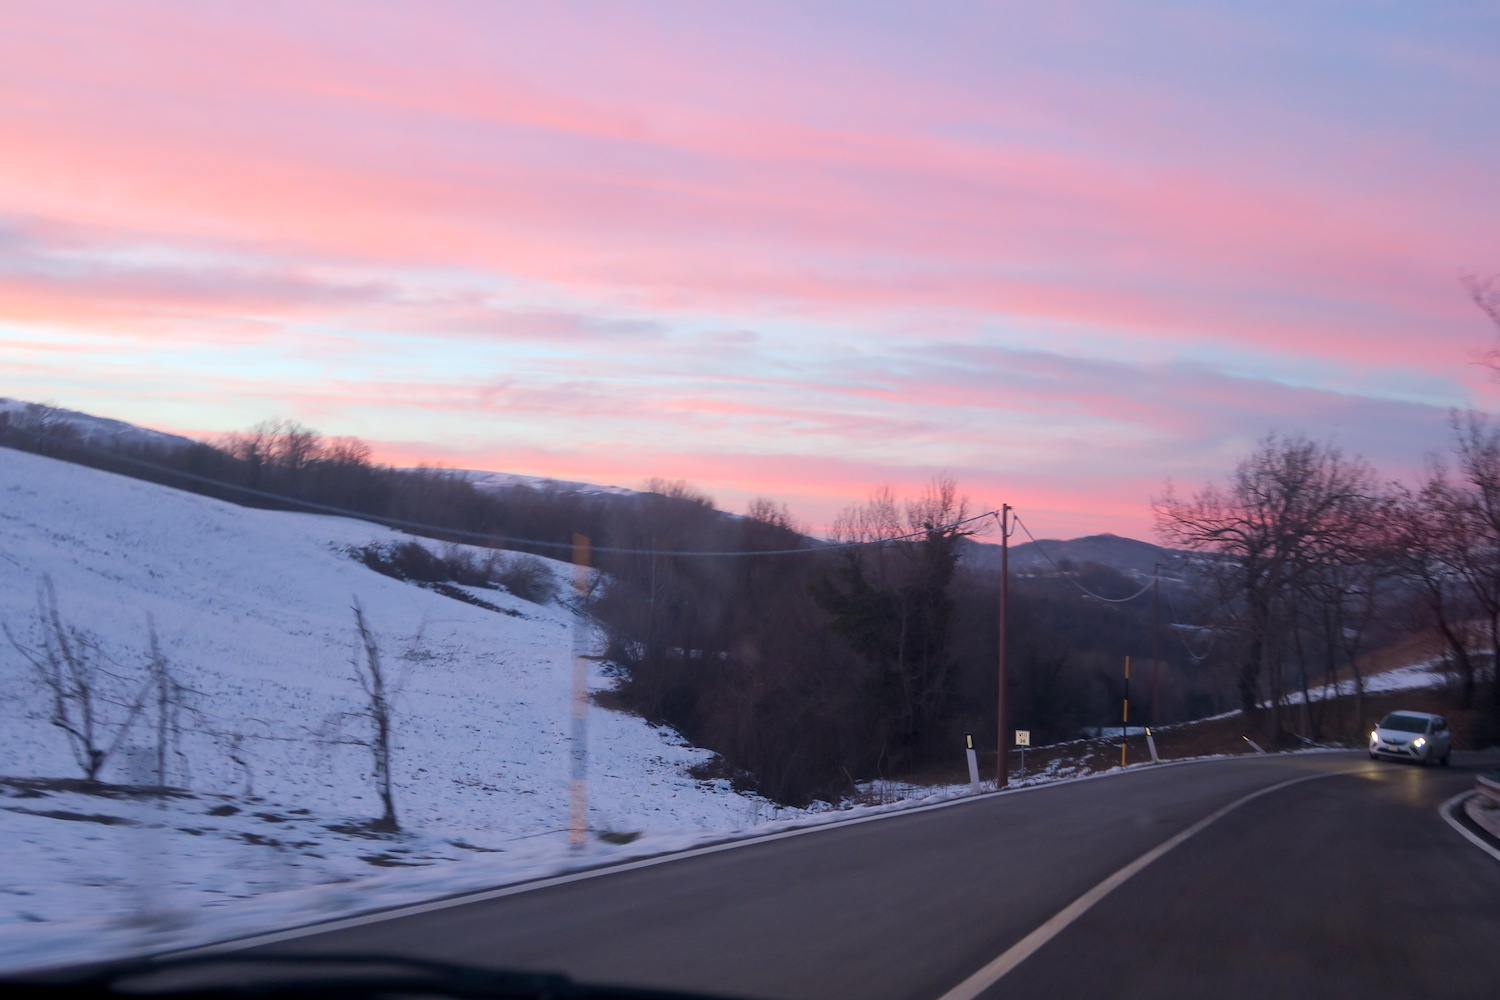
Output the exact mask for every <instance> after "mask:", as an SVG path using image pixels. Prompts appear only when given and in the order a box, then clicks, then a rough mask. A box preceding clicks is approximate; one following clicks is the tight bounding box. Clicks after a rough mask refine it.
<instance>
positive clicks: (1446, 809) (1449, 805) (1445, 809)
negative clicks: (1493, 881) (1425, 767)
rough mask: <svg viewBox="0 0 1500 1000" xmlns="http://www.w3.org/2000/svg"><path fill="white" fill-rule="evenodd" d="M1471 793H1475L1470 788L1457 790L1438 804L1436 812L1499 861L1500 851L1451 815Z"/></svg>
mask: <svg viewBox="0 0 1500 1000" xmlns="http://www.w3.org/2000/svg"><path fill="white" fill-rule="evenodd" d="M1473 794H1475V793H1474V789H1472V788H1469V789H1465V790H1464V791H1462V792H1459V793H1458V794H1457V795H1455V796H1453V798H1451V799H1449V800H1448V801H1447V802H1444V803H1443V804H1442V805H1440V806H1438V814H1439V815H1441V816H1442V817H1443V819H1445V820H1447V821H1448V825H1449V826H1451V827H1453V829H1455V830H1457V831H1458V832H1459V833H1461V834H1463V835H1464V836H1465V837H1467V838H1468V839H1469V842H1470V843H1472V844H1473V845H1474V846H1475V847H1477V848H1479V849H1480V850H1481V851H1483V852H1485V853H1486V854H1488V855H1489V856H1490V857H1492V858H1494V859H1495V860H1496V861H1500V851H1497V850H1495V848H1494V847H1492V846H1490V845H1489V844H1488V843H1486V842H1485V840H1484V839H1483V838H1482V837H1480V836H1479V835H1478V834H1476V833H1475V832H1474V831H1473V830H1470V829H1469V828H1468V827H1466V826H1464V824H1463V821H1462V820H1460V819H1459V818H1458V817H1457V816H1454V815H1453V811H1454V810H1455V809H1458V808H1459V807H1460V806H1461V805H1462V804H1463V800H1464V799H1466V798H1468V797H1469V796H1470V795H1473Z"/></svg>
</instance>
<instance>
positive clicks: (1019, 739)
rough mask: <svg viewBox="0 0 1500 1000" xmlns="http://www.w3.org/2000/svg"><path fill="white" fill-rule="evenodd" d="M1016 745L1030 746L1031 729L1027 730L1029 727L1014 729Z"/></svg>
mask: <svg viewBox="0 0 1500 1000" xmlns="http://www.w3.org/2000/svg"><path fill="white" fill-rule="evenodd" d="M1016 746H1018V747H1029V746H1031V730H1029V729H1017V730H1016Z"/></svg>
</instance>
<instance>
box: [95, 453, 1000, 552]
mask: <svg viewBox="0 0 1500 1000" xmlns="http://www.w3.org/2000/svg"><path fill="white" fill-rule="evenodd" d="M80 450H82V451H85V452H88V453H92V454H93V455H94V456H96V457H98V458H100V459H104V460H108V461H114V462H123V463H125V464H127V465H134V466H137V467H139V468H143V469H151V470H152V471H155V472H160V473H164V474H166V475H170V476H178V477H180V478H182V479H187V480H191V481H192V482H197V483H204V484H207V485H209V486H214V487H217V488H219V489H224V490H232V491H235V492H238V493H240V494H242V495H245V496H253V497H259V498H261V499H263V500H273V501H275V502H277V503H281V504H286V505H288V506H292V507H300V508H303V509H305V510H307V511H312V512H315V513H319V514H333V515H335V516H338V517H348V518H353V519H355V520H358V521H368V522H370V523H372V524H378V525H381V526H383V527H387V528H397V529H400V530H404V531H412V532H416V533H418V534H427V535H433V534H436V535H448V536H459V537H462V538H470V539H473V540H474V544H476V545H479V546H481V547H484V548H496V547H497V543H503V544H505V545H527V546H531V547H534V548H543V549H557V550H560V551H565V552H569V553H571V552H572V551H573V545H572V543H571V542H549V541H543V540H541V539H536V538H517V537H515V536H512V535H499V534H494V533H489V532H480V531H469V530H467V529H464V528H445V527H443V526H441V525H437V524H424V523H422V522H420V521H407V520H403V519H401V518H396V517H382V516H381V515H379V514H370V513H366V512H364V511H357V510H350V509H348V508H347V507H334V506H330V505H329V504H323V503H317V502H316V501H313V500H299V499H297V498H296V497H289V496H286V495H285V494H282V493H271V492H269V491H267V490H260V489H255V488H254V487H251V486H240V485H239V484H237V483H229V482H224V481H223V480H220V479H214V478H212V477H211V476H200V475H198V474H197V473H194V472H186V471H184V470H182V469H174V468H172V467H170V466H166V465H161V464H158V463H156V462H148V461H146V460H145V459H140V458H132V457H130V456H128V455H120V454H115V453H112V452H103V451H97V450H95V449H92V448H81V449H80ZM103 471H108V470H103ZM994 513H995V511H988V510H987V511H985V512H984V513H983V514H975V515H974V516H973V517H966V518H964V519H963V520H961V521H955V522H953V523H952V524H946V525H942V526H940V527H936V528H930V529H929V528H923V529H922V530H920V531H912V532H908V533H907V534H904V535H896V536H894V537H891V538H875V539H870V540H868V541H863V542H820V543H817V544H814V545H807V546H803V547H802V548H797V549H767V550H764V551H756V550H732V551H727V552H701V551H695V550H692V549H630V548H614V547H611V546H606V545H596V546H593V548H592V551H594V552H607V553H609V554H611V555H626V556H702V557H706V558H717V559H725V558H745V557H749V556H793V555H807V554H809V553H813V552H837V551H841V550H843V549H857V548H863V547H866V546H871V545H889V544H891V543H892V542H904V541H909V540H910V539H913V538H921V537H923V536H925V535H928V534H930V533H932V532H943V531H951V530H953V529H954V528H958V527H962V526H963V525H965V524H968V523H969V522H971V521H978V520H979V519H980V518H985V517H990V516H991V515H993V514H994Z"/></svg>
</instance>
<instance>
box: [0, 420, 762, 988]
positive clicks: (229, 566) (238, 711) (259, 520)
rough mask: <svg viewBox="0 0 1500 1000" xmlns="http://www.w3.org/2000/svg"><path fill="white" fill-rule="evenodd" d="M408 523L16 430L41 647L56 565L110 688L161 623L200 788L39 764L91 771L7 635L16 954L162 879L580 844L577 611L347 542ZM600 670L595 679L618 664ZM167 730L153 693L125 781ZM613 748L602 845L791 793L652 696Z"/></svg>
mask: <svg viewBox="0 0 1500 1000" xmlns="http://www.w3.org/2000/svg"><path fill="white" fill-rule="evenodd" d="M398 538H399V539H405V538H406V536H403V535H398V534H397V533H394V532H391V531H389V530H387V529H384V528H380V527H377V526H374V525H370V524H366V523H362V522H358V521H353V520H341V519H335V518H327V517H319V516H315V515H305V514H293V513H280V512H270V511H259V510H251V509H246V508H241V507H235V506H233V505H230V504H226V503H222V502H219V501H215V500H210V499H206V498H203V497H198V496H194V495H191V494H187V493H181V492H177V491H173V490H170V489H166V488H163V487H160V486H155V485H152V484H149V483H145V482H140V481H137V480H132V479H127V478H123V477H119V476H115V475H111V474H109V473H104V472H99V471H95V470H91V469H87V468H82V467H79V466H75V465H70V464H66V463H63V462H59V461H55V460H52V459H47V458H43V457H39V456H36V455H31V454H26V453H21V452H16V451H12V450H9V449H5V448H0V621H3V622H4V623H5V624H6V625H7V626H8V628H9V629H10V631H11V632H12V633H13V634H14V636H15V638H16V639H17V640H19V641H21V642H22V643H23V644H27V645H32V646H35V645H37V644H38V643H39V642H40V639H41V634H40V631H39V623H38V620H37V618H38V616H37V602H38V588H39V586H40V585H41V584H42V581H43V580H44V578H49V579H50V580H51V582H52V586H53V587H54V589H55V592H56V600H57V606H58V609H59V611H60V613H61V617H62V619H63V620H64V621H65V622H66V623H70V624H71V625H74V626H77V627H78V628H81V629H84V630H87V631H88V632H89V633H91V634H92V635H93V636H94V637H96V638H97V641H98V648H99V650H100V652H101V653H102V654H103V655H105V656H107V657H108V658H109V661H111V662H110V663H109V665H108V670H109V672H110V673H111V674H113V675H116V677H117V678H119V679H117V680H116V679H110V678H106V679H105V681H104V682H103V688H104V690H105V691H106V693H107V694H108V697H110V698H111V699H113V700H117V701H118V700H127V701H128V700H130V699H131V698H132V697H133V696H134V693H135V692H136V691H137V690H138V689H139V686H140V684H141V677H142V675H141V674H140V670H141V667H142V665H143V664H144V662H145V659H146V656H147V653H148V648H149V640H148V622H153V621H154V623H155V626H156V630H157V632H158V634H159V636H160V639H161V648H162V650H163V652H164V653H165V654H166V656H167V658H168V659H169V661H170V663H171V665H172V668H173V669H174V670H175V671H176V673H177V677H178V680H179V681H180V682H181V683H182V684H183V685H184V686H185V687H186V688H187V689H189V691H190V693H189V694H188V695H186V696H185V698H184V702H185V705H186V710H184V711H183V712H181V714H180V719H181V728H182V729H184V730H185V732H184V733H183V735H182V739H181V744H180V747H178V748H176V749H177V750H180V752H175V751H174V753H173V755H172V756H171V759H170V764H169V775H168V778H169V780H168V784H170V785H174V786H181V787H183V788H185V789H187V790H188V791H189V792H190V793H191V794H190V795H187V796H183V797H174V798H171V799H168V800H156V799H152V800H149V801H147V800H141V801H129V797H126V798H125V799H120V798H109V797H100V796H97V795H92V796H91V795H89V794H87V793H86V792H81V791H80V790H79V789H77V788H75V787H71V786H67V785H65V784H63V783H59V782H56V781H52V780H43V781H37V780H35V779H63V778H76V777H79V776H80V771H79V769H78V766H77V765H76V763H75V762H74V760H73V758H72V756H71V755H70V752H69V749H68V746H67V743H66V741H65V739H64V735H63V733H62V732H61V730H59V729H58V728H56V727H55V726H53V725H51V724H49V721H48V720H49V712H50V708H49V703H48V700H47V698H46V696H45V690H44V688H43V687H42V686H41V685H40V684H39V683H37V681H36V678H35V676H34V670H33V669H32V668H31V667H30V666H29V665H28V664H27V662H26V660H25V659H24V658H23V657H22V656H21V655H20V654H19V653H18V652H17V651H16V650H15V649H14V648H12V646H11V645H10V643H8V642H0V715H3V718H0V775H3V776H4V779H3V780H0V837H3V842H4V843H5V845H6V850H5V851H4V852H3V853H0V961H3V962H6V963H8V964H16V963H17V962H18V961H24V960H25V959H26V958H27V955H26V954H25V948H24V947H22V948H20V950H19V951H18V950H17V946H18V945H24V944H25V942H26V941H27V940H30V939H31V938H30V937H28V933H29V932H28V930H27V928H30V929H32V930H34V929H35V928H36V927H37V926H39V925H40V926H48V927H57V926H59V925H61V924H66V923H67V922H69V921H71V920H74V919H76V918H79V917H82V916H84V915H87V916H88V917H89V918H110V917H111V915H116V916H119V915H125V914H130V913H134V912H136V911H138V910H139V909H140V908H141V906H142V905H143V904H142V899H143V898H144V897H143V896H142V892H143V891H148V890H149V892H150V893H154V894H155V895H154V896H153V900H154V902H153V903H152V905H153V906H167V907H179V908H183V907H186V908H188V909H191V908H193V907H201V906H203V905H206V904H209V903H213V902H215V901H217V900H225V899H232V898H235V897H248V896H254V895H256V894H257V893H260V892H264V891H267V890H272V889H288V888H293V887H298V886H301V887H306V886H310V885H315V884H318V883H322V882H330V881H347V880H350V879H353V878H356V877H359V876H368V875H378V874H379V873H382V872H387V873H389V872H390V870H391V867H392V866H405V865H434V866H435V865H439V864H440V863H443V862H446V861H450V860H453V859H459V858H473V859H487V860H493V859H496V858H500V857H502V856H503V855H517V856H519V854H524V853H525V852H527V851H531V852H535V851H536V850H538V849H540V845H546V844H552V845H560V844H561V842H562V840H563V838H564V836H565V835H564V833H563V831H564V830H565V829H566V827H567V803H568V769H569V746H568V742H567V736H568V732H569V722H570V715H569V690H570V676H571V670H572V663H573V648H574V647H573V643H574V629H575V627H576V618H575V616H574V615H573V614H572V613H571V612H569V611H568V610H567V609H566V608H564V607H560V606H558V605H556V604H553V605H549V606H538V605H536V604H530V603H527V602H526V601H523V600H520V599H519V598H516V597H513V596H511V595H509V594H507V593H504V592H502V591H483V592H479V593H480V594H481V596H482V597H483V598H484V600H486V601H488V602H489V603H491V604H492V605H495V606H497V607H499V608H500V609H501V611H494V610H487V609H485V608H483V607H478V606H474V605H470V604H466V603H463V602H461V601H458V600H454V599H452V598H450V597H445V596H442V595H440V594H438V593H435V592H433V591H430V590H425V589H422V588H420V587H417V586H415V585H412V584H408V583H403V582H400V581H397V580H394V579H391V578H388V577H385V576H381V575H379V574H377V573H375V572H373V571H371V570H369V569H367V568H366V567H365V566H364V565H362V564H360V563H358V562H356V561H354V560H353V559H351V558H349V556H348V555H347V554H346V551H345V550H346V549H347V548H348V547H350V546H358V545H364V544H366V543H369V542H371V541H389V540H393V539H398ZM430 544H431V545H433V547H434V548H440V547H441V546H440V545H439V543H430ZM552 565H553V566H554V568H555V569H556V571H557V572H558V573H559V574H560V575H564V576H565V577H566V578H567V579H569V580H570V579H571V575H570V574H571V568H570V567H568V566H565V565H563V564H552ZM356 598H357V599H358V600H359V602H360V603H361V604H362V606H363V608H364V611H365V614H366V615H367V616H368V619H369V621H370V623H371V624H372V626H373V627H374V629H375V631H376V634H377V637H378V639H379V642H380V645H381V652H382V654H383V656H384V658H385V661H386V663H387V666H388V669H389V671H390V673H391V674H392V675H393V676H394V678H395V681H396V688H397V691H398V694H397V696H396V699H395V707H396V722H395V751H394V775H395V785H396V805H397V809H398V814H399V819H400V821H401V823H402V826H403V827H404V828H406V830H407V831H410V832H408V833H407V834H405V835H403V836H400V837H395V838H384V839H381V838H372V837H371V836H370V835H369V833H368V831H365V830H363V829H362V827H361V825H360V824H362V823H364V822H365V821H367V820H369V819H372V818H374V817H376V816H378V815H379V811H380V810H379V803H378V799H377V796H376V793H375V789H374V786H373V785H372V783H371V780H370V772H371V755H370V751H369V749H368V748H367V747H366V746H362V745H360V744H359V742H358V741H360V740H363V739H365V738H366V737H367V726H368V722H367V720H365V719H363V718H361V717H359V716H358V715H356V714H351V713H358V712H359V711H360V710H361V709H362V708H363V707H364V705H365V704H366V702H365V700H364V698H363V695H362V694H361V690H360V688H359V686H358V683H357V681H356V679H355V672H354V667H353V666H352V664H351V660H352V659H353V657H354V655H355V653H356V649H357V643H356V635H355V631H354V625H353V616H352V614H351V610H350V607H351V603H352V602H353V601H354V600H355V599H356ZM589 641H592V642H597V637H589ZM594 671H595V675H594V676H593V677H592V679H591V683H592V685H593V686H594V687H595V688H596V689H597V688H600V687H604V686H607V684H608V681H607V679H605V678H604V677H602V676H600V668H599V667H595V668H594ZM110 692H112V693H110ZM105 711H106V712H107V713H112V714H113V716H114V717H118V715H119V711H120V710H119V709H118V708H111V707H109V706H105ZM156 742H157V740H156V733H155V728H154V721H153V720H152V719H151V718H150V713H149V712H147V713H145V714H143V716H142V718H141V720H140V721H139V722H138V723H137V724H136V725H135V727H134V728H133V729H132V730H131V731H130V733H129V734H128V736H127V737H126V738H125V740H124V741H123V744H124V745H123V747H122V749H121V750H120V751H119V752H118V753H117V754H116V755H115V756H114V757H113V758H112V759H111V761H110V763H109V764H108V765H107V766H106V767H105V769H104V771H103V773H102V774H101V778H103V779H104V780H105V781H108V782H113V783H121V784H150V783H154V780H155V779H154V771H153V768H154V763H155V755H154V749H153V748H154V747H155V745H156ZM588 745H589V755H590V758H589V759H590V766H589V778H590V787H589V791H590V805H591V811H590V817H589V820H590V826H591V828H592V830H593V837H592V838H591V839H592V840H593V841H594V842H595V843H596V844H598V843H600V841H598V839H597V838H598V837H599V835H600V834H603V833H606V832H616V833H623V834H635V833H640V832H646V833H648V834H649V833H652V832H657V833H661V832H674V833H687V834H694V835H702V834H707V833H712V832H715V831H729V830H735V829H738V828H741V827H744V826H747V825H751V824H752V823H754V822H756V821H759V820H763V819H765V818H767V817H768V814H769V812H770V810H769V808H768V807H767V805H766V804H765V803H764V802H762V801H760V800H755V799H748V798H744V797H741V796H738V795H736V794H734V793H732V792H731V791H729V790H728V789H727V788H726V787H724V786H723V785H719V784H707V783H704V782H700V781H696V780H694V779H693V778H691V777H690V776H689V775H688V774H687V769H688V767H689V766H691V765H692V764H693V763H694V762H697V761H701V760H703V759H705V758H706V757H707V756H708V755H707V753H706V752H704V751H701V750H696V749H693V748H691V747H688V746H685V745H684V744H683V743H682V741H681V740H680V739H679V738H677V737H676V736H675V734H672V733H670V732H666V731H662V730H657V729H653V728H651V727H649V726H648V725H647V724H646V723H645V722H643V721H642V720H640V719H638V718H635V717H631V716H626V715H622V714H619V713H616V712H610V711H606V710H603V709H601V708H599V707H597V706H595V707H593V708H592V709H591V710H590V717H589V732H588ZM132 810H134V811H132ZM146 831H149V836H146V833H145V832H146ZM143 837H144V839H143ZM614 839H624V838H614ZM496 852H501V853H496ZM143 853H144V854H148V855H150V856H152V857H154V859H155V860H152V861H150V862H149V863H147V862H145V861H143V860H142V855H143ZM143 886H145V887H146V888H145V889H143ZM163 893H164V894H165V896H166V897H167V898H166V899H165V901H163V899H162V894H163ZM7 945H9V947H7Z"/></svg>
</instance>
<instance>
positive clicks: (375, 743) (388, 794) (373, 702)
mask: <svg viewBox="0 0 1500 1000" xmlns="http://www.w3.org/2000/svg"><path fill="white" fill-rule="evenodd" d="M354 628H355V630H356V631H357V632H358V633H359V642H360V646H361V647H362V652H363V654H364V655H363V657H362V658H361V657H360V656H355V658H354V675H355V677H356V678H358V680H359V686H360V688H361V689H362V690H363V691H364V693H365V697H366V698H367V699H368V702H367V704H366V705H365V708H364V711H363V713H362V714H364V715H365V716H367V717H368V718H369V720H370V726H371V733H370V737H369V739H368V740H366V741H364V743H365V745H366V746H368V747H369V748H370V753H371V755H372V756H373V758H374V765H375V788H376V791H377V792H379V794H380V802H381V805H382V806H383V807H384V812H383V814H382V815H381V817H380V819H379V820H377V821H376V822H374V823H372V824H371V825H370V828H371V829H372V830H379V831H383V832H395V831H396V830H399V829H401V827H400V825H399V824H398V823H397V822H396V800H395V794H394V792H393V791H392V788H391V717H392V711H391V701H390V695H389V692H388V690H387V686H386V676H385V668H384V667H383V666H382V665H381V662H380V645H379V643H378V642H377V641H376V639H375V634H374V633H373V632H372V631H371V630H370V626H369V624H368V623H367V622H366V621H365V613H364V609H363V608H361V607H360V604H359V598H357V597H356V598H355V599H354Z"/></svg>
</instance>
